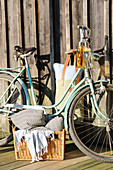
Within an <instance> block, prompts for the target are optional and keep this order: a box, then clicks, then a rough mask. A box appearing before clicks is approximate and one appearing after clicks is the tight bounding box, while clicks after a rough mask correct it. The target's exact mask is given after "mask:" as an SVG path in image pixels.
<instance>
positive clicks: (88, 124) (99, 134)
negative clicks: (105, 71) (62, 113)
mask: <svg viewBox="0 0 113 170" xmlns="http://www.w3.org/2000/svg"><path fill="white" fill-rule="evenodd" d="M100 87H101V86H100V85H95V87H94V89H95V95H96V99H97V103H98V106H99V109H100V111H101V112H102V113H103V114H104V115H106V116H107V117H108V118H109V121H108V122H107V123H104V122H102V120H100V119H99V118H98V117H97V116H96V115H95V113H94V111H93V108H92V104H91V100H90V99H91V95H92V94H91V90H90V88H89V87H87V88H85V89H84V90H82V91H81V92H80V93H79V94H78V95H77V96H75V98H74V99H73V101H72V103H71V106H70V110H69V132H70V135H71V138H72V140H73V141H74V143H75V144H76V145H77V147H78V148H79V149H80V150H81V151H82V152H83V153H85V154H86V155H88V156H90V157H92V158H93V159H96V160H98V161H102V162H113V85H107V84H106V85H105V86H104V88H103V89H102V88H100Z"/></svg>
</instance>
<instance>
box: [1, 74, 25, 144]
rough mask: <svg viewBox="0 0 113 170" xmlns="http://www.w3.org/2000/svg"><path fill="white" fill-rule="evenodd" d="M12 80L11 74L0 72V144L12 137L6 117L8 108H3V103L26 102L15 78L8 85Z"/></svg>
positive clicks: (5, 142) (10, 126) (10, 125)
mask: <svg viewBox="0 0 113 170" xmlns="http://www.w3.org/2000/svg"><path fill="white" fill-rule="evenodd" d="M12 80H13V77H12V76H10V75H7V74H0V88H1V89H0V146H3V145H6V144H7V143H9V142H10V141H11V140H12V139H13V135H12V123H11V121H10V120H9V119H8V116H9V112H8V109H9V108H5V105H6V104H7V103H11V104H26V96H25V92H24V90H23V88H22V86H21V84H20V83H19V82H18V81H17V80H16V81H15V82H14V83H13V84H12V85H11V86H10V84H11V82H12ZM9 86H10V87H9Z"/></svg>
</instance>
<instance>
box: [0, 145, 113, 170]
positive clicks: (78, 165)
mask: <svg viewBox="0 0 113 170" xmlns="http://www.w3.org/2000/svg"><path fill="white" fill-rule="evenodd" d="M101 168H102V170H108V169H110V170H111V169H113V164H112V163H101V162H98V161H95V160H93V159H91V158H89V157H88V156H86V155H84V154H83V153H82V152H81V151H79V150H78V149H77V148H76V147H75V146H74V144H73V143H68V144H66V151H65V160H64V161H39V162H35V163H33V164H31V163H30V161H16V159H15V153H14V147H13V143H11V144H9V145H8V146H6V147H0V170H13V169H17V170H37V169H40V170H41V169H43V170H48V169H51V170H58V169H64V170H74V169H76V170H78V169H79V170H84V169H88V170H99V169H101Z"/></svg>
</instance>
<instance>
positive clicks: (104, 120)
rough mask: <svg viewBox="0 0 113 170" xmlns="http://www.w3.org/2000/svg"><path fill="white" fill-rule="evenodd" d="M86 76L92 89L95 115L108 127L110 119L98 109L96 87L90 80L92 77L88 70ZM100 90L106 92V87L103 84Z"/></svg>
mask: <svg viewBox="0 0 113 170" xmlns="http://www.w3.org/2000/svg"><path fill="white" fill-rule="evenodd" d="M85 75H86V77H87V81H88V84H89V86H90V89H91V97H90V99H91V104H92V107H93V110H94V113H95V115H96V116H97V117H98V118H99V119H100V120H101V121H102V122H103V123H104V124H105V125H107V124H108V122H109V120H110V119H109V118H108V117H107V116H106V115H104V114H103V113H102V112H101V111H100V109H99V107H98V104H97V99H96V95H95V91H94V87H93V83H92V79H91V78H89V77H90V76H89V73H88V71H87V70H85ZM100 90H101V91H102V90H105V87H104V85H103V84H102V83H101V87H100ZM97 112H98V113H97ZM99 115H101V117H100V116H99Z"/></svg>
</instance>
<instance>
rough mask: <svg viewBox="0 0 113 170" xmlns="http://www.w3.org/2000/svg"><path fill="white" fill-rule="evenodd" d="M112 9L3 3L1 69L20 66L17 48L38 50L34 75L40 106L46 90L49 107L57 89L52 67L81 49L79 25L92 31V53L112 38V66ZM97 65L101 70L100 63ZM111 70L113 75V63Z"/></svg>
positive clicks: (92, 1)
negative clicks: (76, 49) (66, 54)
mask: <svg viewBox="0 0 113 170" xmlns="http://www.w3.org/2000/svg"><path fill="white" fill-rule="evenodd" d="M112 9H113V4H112V0H0V66H1V67H15V66H18V65H20V62H15V61H14V59H13V52H14V50H13V47H14V46H15V45H20V46H22V47H30V46H35V47H37V54H36V55H35V57H34V56H32V57H31V58H29V64H30V70H31V75H32V78H33V80H34V81H35V84H36V85H37V87H38V88H39V89H40V92H39V93H37V97H38V98H40V97H42V99H41V101H40V103H41V102H42V101H43V98H44V96H43V93H42V92H41V89H42V90H43V89H44V90H45V92H46V96H45V97H46V100H45V101H46V103H47V104H49V102H50V100H52V101H53V100H54V88H55V86H54V78H53V76H54V74H53V72H51V70H52V68H51V67H52V64H53V63H54V62H60V63H64V61H65V58H66V56H65V51H66V50H68V49H70V48H76V47H77V44H78V40H79V30H78V29H77V25H86V26H88V27H90V28H91V31H92V33H91V40H90V42H91V47H92V50H94V49H98V48H102V47H103V46H104V36H105V35H108V37H109V47H110V62H111V63H112V53H111V52H112V48H113V47H112V38H113V31H112V25H113V16H112V15H113V13H112ZM94 65H97V68H98V69H99V65H98V64H97V63H94ZM110 70H111V75H112V64H111V67H110ZM93 74H94V75H95V69H94V70H93ZM51 76H52V79H51ZM95 78H96V79H97V78H98V76H97V77H95ZM51 85H52V90H51ZM47 96H48V97H47ZM48 98H49V99H48ZM53 102H54V101H53Z"/></svg>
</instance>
